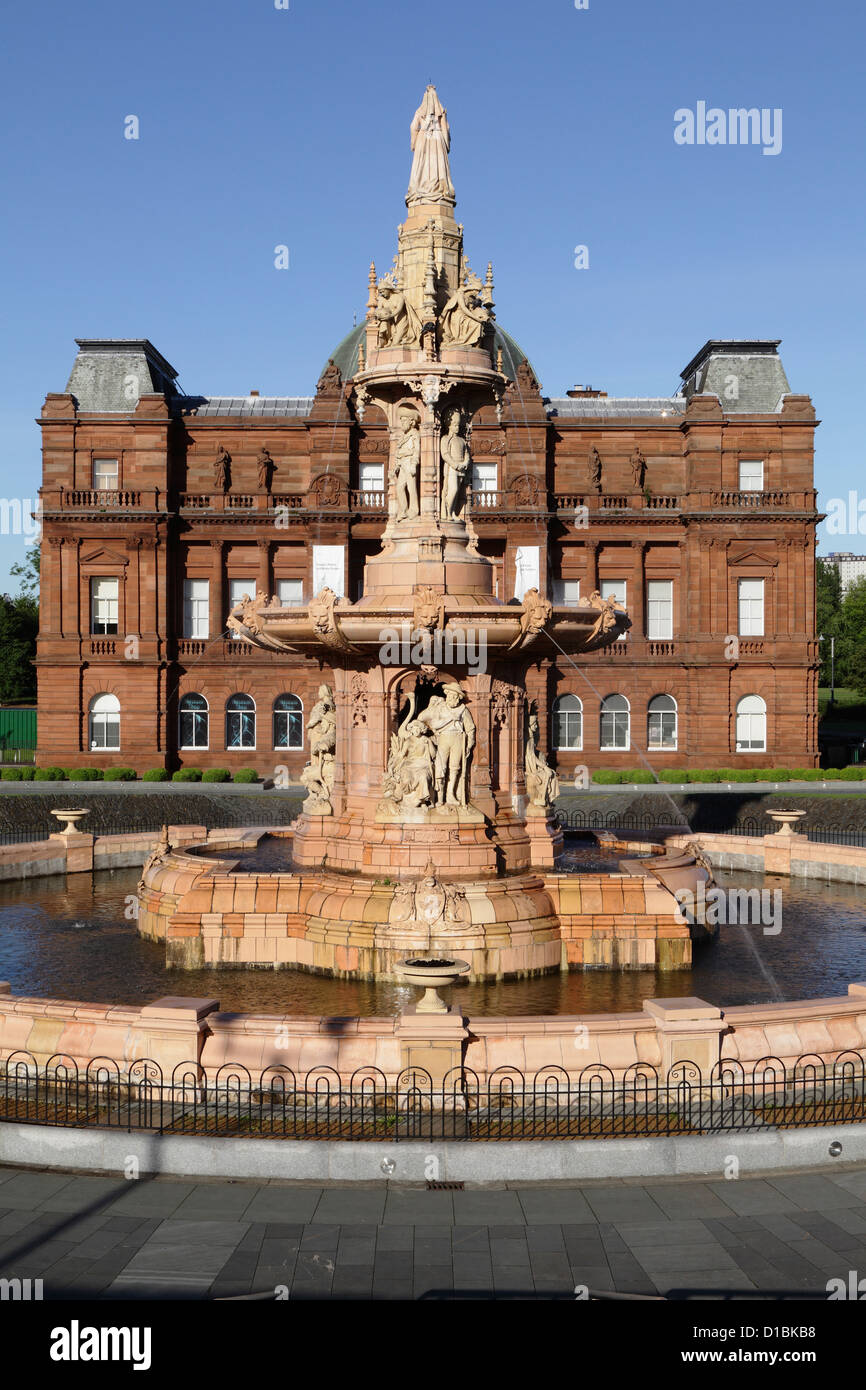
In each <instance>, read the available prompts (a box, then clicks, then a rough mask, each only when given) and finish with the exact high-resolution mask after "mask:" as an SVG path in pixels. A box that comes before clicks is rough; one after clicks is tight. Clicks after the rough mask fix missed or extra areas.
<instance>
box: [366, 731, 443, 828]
mask: <svg viewBox="0 0 866 1390" xmlns="http://www.w3.org/2000/svg"><path fill="white" fill-rule="evenodd" d="M435 756H436V748H435V744H434V742H433V740H432V738H431V737H430V730H429V729H427V728H426V727H425V726H424V725H423V724H421V723H419V721H418V720H417V719H412V718H409V719H407V720H405V721H404V723H403V724H402V725H401V726H400V728H399V729H398V731H397V733H395V734H393V735H392V737H391V754H390V757H389V758H388V766H387V768H386V770H385V776H384V778H383V780H382V791H383V793H384V796H383V799H382V801H381V802H380V806H379V809H380V811H383V812H385V813H390V814H392V815H395V814H397V812H398V810H399V808H401V807H402V808H403V809H405V810H416V809H417V808H418V807H419V806H432V805H433V802H434V797H435Z"/></svg>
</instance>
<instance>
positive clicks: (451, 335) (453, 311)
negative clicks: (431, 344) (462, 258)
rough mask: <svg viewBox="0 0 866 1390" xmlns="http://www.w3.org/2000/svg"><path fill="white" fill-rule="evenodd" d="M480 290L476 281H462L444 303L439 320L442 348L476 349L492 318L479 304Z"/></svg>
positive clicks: (486, 309)
mask: <svg viewBox="0 0 866 1390" xmlns="http://www.w3.org/2000/svg"><path fill="white" fill-rule="evenodd" d="M480 290H481V285H480V283H478V282H477V281H467V280H464V282H463V284H462V285H458V286H457V289H456V290H455V291H454V293H453V294H452V296H451V298H450V299H449V300H448V302H447V303H446V305H445V307H444V309H443V310H442V314H441V316H440V319H439V323H440V326H441V330H442V344H443V346H444V347H447V346H449V345H450V344H458V345H462V346H463V347H477V345H478V343H479V342H480V341H481V338H482V336H483V334H484V331H485V329H486V328H487V325H488V324H489V323H490V320H491V318H492V317H493V316H492V314H491V312H490V310H489V309H488V308H486V307H485V305H483V304H482V303H481V301H480V299H479V297H478V296H479V292H480Z"/></svg>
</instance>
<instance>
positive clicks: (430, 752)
mask: <svg viewBox="0 0 866 1390" xmlns="http://www.w3.org/2000/svg"><path fill="white" fill-rule="evenodd" d="M465 699H466V697H465V695H464V694H463V691H462V690H461V689H460V686H459V685H447V686H445V694H444V695H434V696H433V697H432V699H431V700H430V703H429V704H428V705H427V707H426V709H423V710H422V711H421V712H420V714H416V713H415V695H414V694H413V695H411V696H410V698H409V712H408V714H407V715H406V718H405V719H404V720H403V723H402V724H401V725H400V727H399V729H398V730H397V731H396V733H394V734H392V736H391V751H390V754H389V757H388V766H387V768H386V769H385V775H384V777H383V779H382V791H383V797H382V800H381V801H380V803H379V806H378V808H377V809H378V812H379V814H380V815H393V816H396V815H399V814H400V813H401V812H405V811H407V810H413V811H414V810H417V809H419V808H421V807H443V806H452V807H456V806H467V805H468V804H469V796H468V785H467V784H468V773H469V763H470V758H471V756H472V750H473V748H474V747H475V732H476V731H475V721H474V719H473V718H472V715H471V714H470V713H469V710H468V709H467V708H466V705H465Z"/></svg>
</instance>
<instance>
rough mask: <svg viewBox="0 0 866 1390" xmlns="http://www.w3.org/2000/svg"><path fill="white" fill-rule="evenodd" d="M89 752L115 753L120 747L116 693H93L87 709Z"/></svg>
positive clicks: (118, 708) (118, 705) (118, 702)
mask: <svg viewBox="0 0 866 1390" xmlns="http://www.w3.org/2000/svg"><path fill="white" fill-rule="evenodd" d="M87 725H88V740H89V743H90V751H91V753H116V752H117V751H118V750H119V748H120V701H119V700H118V698H117V696H116V695H94V697H93V699H92V700H91V701H90V707H89V710H88V719H87Z"/></svg>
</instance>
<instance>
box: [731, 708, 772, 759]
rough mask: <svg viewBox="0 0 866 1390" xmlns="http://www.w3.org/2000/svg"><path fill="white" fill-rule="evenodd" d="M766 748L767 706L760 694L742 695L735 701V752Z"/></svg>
mask: <svg viewBox="0 0 866 1390" xmlns="http://www.w3.org/2000/svg"><path fill="white" fill-rule="evenodd" d="M766 750H767V706H766V704H765V703H764V701H763V700H762V699H761V697H760V695H744V696H743V698H742V700H739V701H738V702H737V752H738V753H765V752H766Z"/></svg>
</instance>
